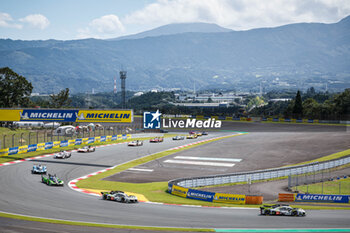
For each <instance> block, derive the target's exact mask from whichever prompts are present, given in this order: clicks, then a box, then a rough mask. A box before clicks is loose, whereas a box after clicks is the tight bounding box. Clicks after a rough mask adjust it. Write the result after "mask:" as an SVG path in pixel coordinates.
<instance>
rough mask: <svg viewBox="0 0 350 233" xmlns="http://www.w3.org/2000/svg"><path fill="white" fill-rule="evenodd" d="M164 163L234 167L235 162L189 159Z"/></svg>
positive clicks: (169, 160) (171, 160)
mask: <svg viewBox="0 0 350 233" xmlns="http://www.w3.org/2000/svg"><path fill="white" fill-rule="evenodd" d="M164 163H178V164H188V165H204V166H217V167H233V166H235V164H234V163H214V162H200V161H187V160H173V159H168V160H165V161H164Z"/></svg>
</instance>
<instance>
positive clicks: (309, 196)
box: [295, 193, 350, 203]
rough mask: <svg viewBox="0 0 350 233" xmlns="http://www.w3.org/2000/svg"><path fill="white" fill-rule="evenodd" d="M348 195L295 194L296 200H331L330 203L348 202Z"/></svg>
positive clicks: (349, 199)
mask: <svg viewBox="0 0 350 233" xmlns="http://www.w3.org/2000/svg"><path fill="white" fill-rule="evenodd" d="M349 197H350V196H348V195H323V194H299V193H298V194H297V195H296V197H295V201H296V202H332V203H350V198H349Z"/></svg>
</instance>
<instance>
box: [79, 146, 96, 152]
mask: <svg viewBox="0 0 350 233" xmlns="http://www.w3.org/2000/svg"><path fill="white" fill-rule="evenodd" d="M95 150H96V148H95V147H93V146H84V147H83V148H79V149H78V152H80V153H86V152H95Z"/></svg>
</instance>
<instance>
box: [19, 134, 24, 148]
mask: <svg viewBox="0 0 350 233" xmlns="http://www.w3.org/2000/svg"><path fill="white" fill-rule="evenodd" d="M23 134H24V133H21V141H20V143H21V146H22V141H23Z"/></svg>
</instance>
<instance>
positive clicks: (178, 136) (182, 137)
mask: <svg viewBox="0 0 350 233" xmlns="http://www.w3.org/2000/svg"><path fill="white" fill-rule="evenodd" d="M184 139H185V137H184V136H180V135H177V136H175V137H173V140H184Z"/></svg>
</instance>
